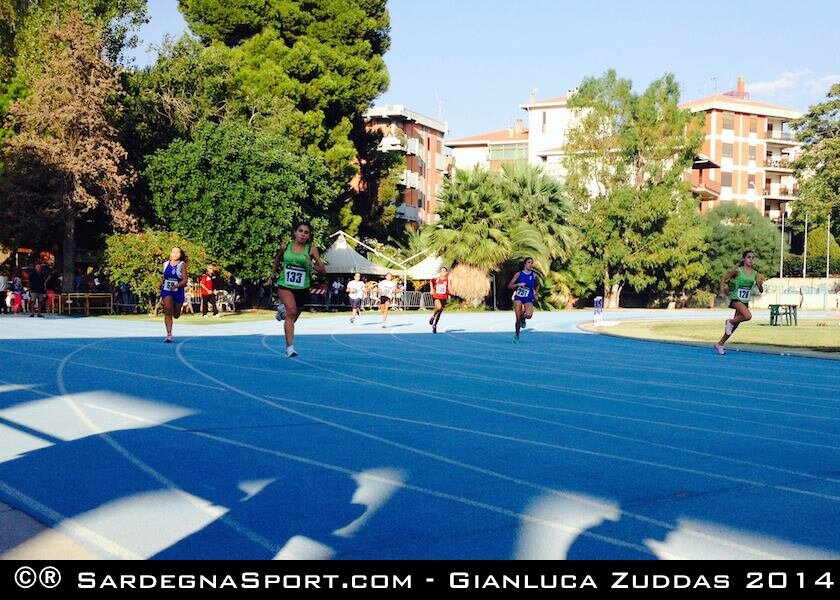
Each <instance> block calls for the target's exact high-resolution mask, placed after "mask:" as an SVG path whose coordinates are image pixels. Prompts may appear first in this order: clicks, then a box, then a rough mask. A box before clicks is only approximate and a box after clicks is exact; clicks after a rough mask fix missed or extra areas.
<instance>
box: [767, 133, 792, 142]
mask: <svg viewBox="0 0 840 600" xmlns="http://www.w3.org/2000/svg"><path fill="white" fill-rule="evenodd" d="M764 137H765V138H766V139H768V140H778V141H781V142H795V141H796V137H795V136H794V135H793V133H792V132H790V131H776V130H773V131H767V132H765V134H764Z"/></svg>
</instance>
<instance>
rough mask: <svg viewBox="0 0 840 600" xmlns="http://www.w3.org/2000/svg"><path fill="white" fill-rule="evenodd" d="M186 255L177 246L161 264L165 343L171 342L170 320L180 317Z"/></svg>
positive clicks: (185, 281)
mask: <svg viewBox="0 0 840 600" xmlns="http://www.w3.org/2000/svg"><path fill="white" fill-rule="evenodd" d="M187 279H188V278H187V255H186V254H184V251H183V250H181V249H180V248H179V247H178V246H175V247H174V248H172V250H171V251H170V252H169V260H168V261H166V262H165V263H163V279H161V282H160V299H161V301H162V302H163V322H164V324H165V325H166V340H165V341H166V342H167V343H168V342H172V320H173V319H177V318H178V317H180V316H181V307H182V306H183V305H184V288H185V287H186V286H187Z"/></svg>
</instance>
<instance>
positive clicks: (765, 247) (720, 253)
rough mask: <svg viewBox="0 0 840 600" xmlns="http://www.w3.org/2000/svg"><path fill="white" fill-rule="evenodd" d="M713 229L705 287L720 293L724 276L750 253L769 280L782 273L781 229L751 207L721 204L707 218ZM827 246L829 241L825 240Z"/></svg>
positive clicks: (757, 266)
mask: <svg viewBox="0 0 840 600" xmlns="http://www.w3.org/2000/svg"><path fill="white" fill-rule="evenodd" d="M705 220H706V223H707V225H708V227H709V230H710V233H709V238H708V239H709V250H708V263H709V264H708V272H707V274H706V276H705V279H704V281H705V284H706V285H705V287H706V288H707V289H708V290H710V291H715V290H717V286H718V282H719V281H720V278H721V277H723V276H724V274H725V273H726V272H727V271H729V270H730V269H732V268H733V267H734V266H736V265H739V264H740V263H741V258H742V256H743V254H744V252H746V251H747V250H752V251H753V253H754V254H755V269H756V270H757V271H758V272H759V273H763V274H764V276H765V277H774V276H776V275H778V273H779V250H780V248H779V245H780V243H781V238H780V235H781V234H780V232H779V229H778V228H777V227H776V226H775V225H774V224H773V223H771V222H770V221H769V220H767V218H766V217H765V216H764V215H762V214H761V212H759V211H758V210H757V209H755V208H753V207H751V206H738V205H735V204H721V205H720V206H716V207H715V208H713V209H712V210H710V211H709V212H708V213H706V215H705ZM823 243H825V238H823Z"/></svg>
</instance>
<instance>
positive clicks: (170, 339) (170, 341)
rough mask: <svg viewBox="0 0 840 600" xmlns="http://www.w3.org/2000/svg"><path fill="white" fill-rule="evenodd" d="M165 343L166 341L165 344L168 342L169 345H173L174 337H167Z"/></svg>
mask: <svg viewBox="0 0 840 600" xmlns="http://www.w3.org/2000/svg"><path fill="white" fill-rule="evenodd" d="M163 341H164V342H166V343H167V344H171V343H172V336H171V335H167V336H166V339H165V340H163Z"/></svg>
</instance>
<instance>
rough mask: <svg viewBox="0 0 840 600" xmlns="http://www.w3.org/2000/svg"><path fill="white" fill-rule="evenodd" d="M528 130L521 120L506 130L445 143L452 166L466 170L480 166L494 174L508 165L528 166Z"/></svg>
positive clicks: (517, 120)
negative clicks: (522, 164) (453, 163)
mask: <svg viewBox="0 0 840 600" xmlns="http://www.w3.org/2000/svg"><path fill="white" fill-rule="evenodd" d="M529 141H530V139H529V131H528V128H527V127H525V124H524V123H523V121H522V120H521V119H516V121H515V123H514V126H513V127H511V128H509V129H500V130H498V131H490V132H488V133H482V134H480V135H473V136H469V137H464V138H458V139H456V140H450V141H448V142H446V146H447V147H449V148H452V153H453V155H454V156H456V157H457V158H456V163H455V166H456V167H457V168H459V169H468V168H471V167H475V166H479V167H482V168H484V169H489V170H491V171H497V170H499V169H501V168H502V165H504V164H507V163H518V162H521V163H526V164H527V163H528V149H529Z"/></svg>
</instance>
